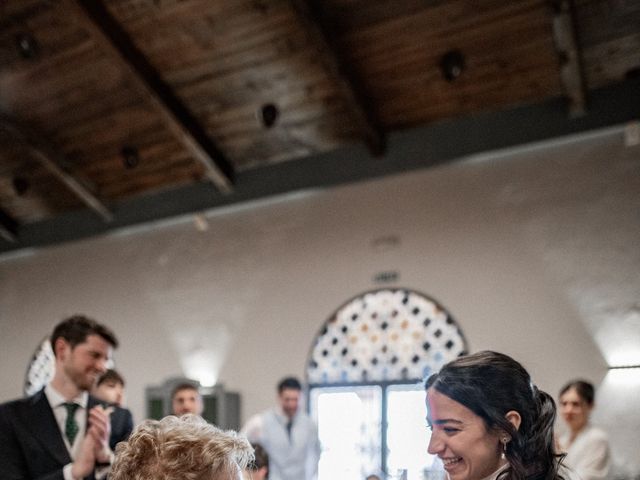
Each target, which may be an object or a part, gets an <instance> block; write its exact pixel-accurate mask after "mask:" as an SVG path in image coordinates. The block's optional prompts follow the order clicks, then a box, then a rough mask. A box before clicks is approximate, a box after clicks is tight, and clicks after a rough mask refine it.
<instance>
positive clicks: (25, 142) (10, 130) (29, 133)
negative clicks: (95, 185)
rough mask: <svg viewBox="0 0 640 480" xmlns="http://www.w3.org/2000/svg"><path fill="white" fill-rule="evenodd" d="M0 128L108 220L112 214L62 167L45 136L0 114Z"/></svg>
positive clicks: (61, 158) (58, 156)
mask: <svg viewBox="0 0 640 480" xmlns="http://www.w3.org/2000/svg"><path fill="white" fill-rule="evenodd" d="M0 129H2V130H3V131H5V132H6V133H7V134H8V135H9V138H10V139H11V140H13V141H14V142H16V144H18V145H20V146H22V147H23V148H24V149H25V150H27V151H28V152H29V154H31V155H32V156H33V157H34V158H35V159H36V160H38V162H40V164H41V165H42V166H43V167H45V168H46V169H47V171H49V173H51V174H52V175H53V176H55V177H56V178H57V179H58V180H60V181H61V182H62V183H63V184H64V185H66V186H67V188H68V189H69V190H71V191H72V192H73V193H74V194H75V195H76V196H77V197H78V198H79V199H80V200H82V202H84V204H85V205H87V206H88V207H89V208H90V209H92V210H93V211H94V212H96V213H97V214H98V215H99V216H100V217H102V219H103V220H105V221H107V222H110V221H111V220H113V214H112V213H111V211H110V210H109V209H108V208H107V207H106V206H105V205H104V203H102V201H101V200H100V199H99V198H98V197H96V196H95V195H94V194H93V193H92V192H91V191H90V190H89V189H88V188H87V187H85V186H84V185H83V184H82V183H81V182H80V181H78V180H77V179H76V178H75V177H74V176H73V175H72V174H71V173H69V172H68V171H66V170H65V169H64V168H62V166H61V165H63V164H64V163H65V159H64V156H63V154H62V153H60V152H59V151H58V150H57V149H56V148H55V147H54V146H53V145H52V144H51V143H50V142H48V141H47V140H46V139H45V137H44V136H43V135H42V134H40V133H37V132H34V131H33V130H32V129H31V128H29V127H27V126H26V125H24V124H21V123H19V122H17V121H16V120H13V119H10V118H8V117H6V116H0Z"/></svg>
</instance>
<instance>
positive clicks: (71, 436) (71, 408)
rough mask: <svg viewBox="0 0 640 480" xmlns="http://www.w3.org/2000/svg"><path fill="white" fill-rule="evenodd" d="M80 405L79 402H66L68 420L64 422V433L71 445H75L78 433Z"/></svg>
mask: <svg viewBox="0 0 640 480" xmlns="http://www.w3.org/2000/svg"><path fill="white" fill-rule="evenodd" d="M79 407H80V405H78V404H77V403H65V404H64V408H66V409H67V420H66V421H65V422H64V434H65V435H66V436H67V440H69V445H73V441H74V440H75V439H76V435H77V434H78V429H79V427H78V422H76V410H77V409H78V408H79Z"/></svg>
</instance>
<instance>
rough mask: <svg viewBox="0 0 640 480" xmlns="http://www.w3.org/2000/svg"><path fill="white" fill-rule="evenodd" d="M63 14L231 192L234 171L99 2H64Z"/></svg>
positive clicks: (223, 188)
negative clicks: (71, 16)
mask: <svg viewBox="0 0 640 480" xmlns="http://www.w3.org/2000/svg"><path fill="white" fill-rule="evenodd" d="M60 6H61V10H60V11H61V13H62V14H67V15H68V13H69V12H71V13H73V14H74V16H75V18H76V20H77V21H78V22H79V24H80V25H81V27H82V28H84V29H85V30H87V32H88V33H90V35H91V36H92V38H93V39H94V41H95V42H96V43H97V44H98V46H99V47H100V48H102V49H103V50H104V52H105V53H107V54H108V55H109V56H110V57H112V58H113V59H114V60H115V61H117V62H118V64H119V65H120V67H121V68H122V69H123V70H124V71H126V72H127V74H128V76H129V78H130V80H131V81H132V83H133V85H134V86H135V87H136V88H137V90H138V91H139V93H140V94H141V95H142V96H143V97H144V98H145V99H146V100H147V101H148V102H149V103H150V104H151V105H153V106H154V107H155V109H156V111H157V112H158V113H159V114H160V116H161V117H162V118H163V120H164V123H165V125H166V126H167V128H168V129H169V130H170V131H171V132H172V133H173V134H174V135H175V136H176V137H177V139H178V140H179V141H180V142H181V143H182V145H183V146H184V147H185V148H186V149H187V151H189V152H190V154H191V155H192V156H193V157H194V158H195V159H196V160H197V161H198V162H200V163H201V164H202V165H203V166H204V169H205V175H206V177H207V178H208V179H209V180H211V182H212V183H213V184H214V185H215V186H216V187H217V189H218V190H219V191H220V192H222V193H230V192H231V191H232V186H233V177H234V170H233V166H232V165H231V163H230V162H229V161H228V160H227V159H226V157H225V155H224V154H223V152H222V151H221V150H220V148H219V147H218V146H217V145H216V144H215V142H214V141H213V140H212V139H211V138H210V137H209V135H208V134H207V132H206V131H205V129H204V128H203V127H202V125H201V124H200V123H199V122H198V120H197V119H196V118H195V117H194V116H193V115H192V114H191V112H190V111H189V110H188V109H187V107H186V106H185V105H184V104H183V103H182V101H181V100H180V99H179V98H178V97H177V96H176V94H175V93H174V92H173V89H172V88H171V87H170V86H169V85H168V84H167V83H165V82H164V80H162V78H161V76H160V74H159V73H158V72H157V70H156V69H155V68H154V67H153V66H152V65H151V64H150V63H149V61H148V60H147V59H146V57H145V56H144V54H143V53H142V52H141V51H140V50H139V49H138V48H137V47H136V46H135V45H134V43H133V42H132V40H131V38H130V36H129V35H128V34H127V32H126V31H125V30H124V29H123V28H122V26H121V25H120V24H119V23H118V21H117V20H116V19H115V18H114V17H113V16H112V15H111V13H110V12H109V11H108V10H107V9H106V8H105V6H104V5H103V3H102V2H101V1H99V0H63V1H62V2H61V3H60Z"/></svg>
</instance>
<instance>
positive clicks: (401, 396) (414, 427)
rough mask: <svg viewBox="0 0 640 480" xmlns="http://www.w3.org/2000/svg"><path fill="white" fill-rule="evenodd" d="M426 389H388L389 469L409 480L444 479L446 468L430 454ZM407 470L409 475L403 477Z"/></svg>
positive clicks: (418, 386)
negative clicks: (428, 451) (443, 468)
mask: <svg viewBox="0 0 640 480" xmlns="http://www.w3.org/2000/svg"><path fill="white" fill-rule="evenodd" d="M426 418H427V408H426V405H425V391H424V387H423V386H422V385H395V386H391V387H389V388H388V389H387V421H388V427H387V469H388V472H389V473H390V474H392V475H393V476H394V477H392V478H395V476H398V478H405V479H406V480H423V479H426V478H428V479H435V478H441V477H442V476H443V475H442V466H441V464H440V462H439V461H437V459H436V457H435V455H429V454H428V453H427V446H428V444H429V438H430V437H431V432H430V430H429V429H428V428H427V420H426ZM405 470H406V475H401V473H402V472H403V471H405Z"/></svg>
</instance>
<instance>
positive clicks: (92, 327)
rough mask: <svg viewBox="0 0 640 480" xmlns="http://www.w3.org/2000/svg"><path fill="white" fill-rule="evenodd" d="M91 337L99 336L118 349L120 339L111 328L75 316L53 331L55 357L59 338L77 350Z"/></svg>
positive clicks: (84, 317) (52, 346) (52, 339)
mask: <svg viewBox="0 0 640 480" xmlns="http://www.w3.org/2000/svg"><path fill="white" fill-rule="evenodd" d="M89 335H98V336H99V337H102V339H103V340H104V341H106V342H107V343H109V344H110V345H111V346H112V347H113V348H117V347H118V339H117V338H116V336H115V334H114V333H113V332H112V331H111V330H110V329H109V328H107V327H105V326H104V325H102V324H100V323H98V322H96V321H95V320H93V319H92V318H89V317H86V316H84V315H73V316H72V317H69V318H67V319H65V320H63V321H62V322H60V323H59V324H58V325H56V327H55V328H54V329H53V333H52V334H51V348H52V349H53V353H54V355H55V353H56V341H57V340H58V339H59V338H63V339H64V340H66V342H67V343H68V344H69V345H71V348H75V347H76V345H79V344H81V343H84V342H86V341H87V337H88V336H89Z"/></svg>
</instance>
